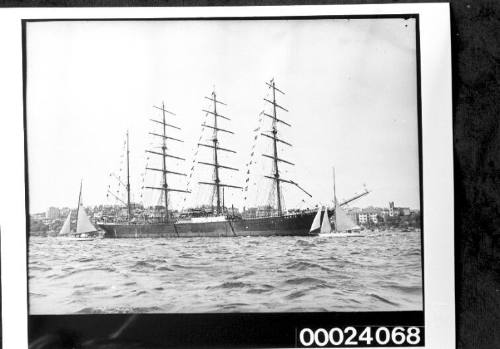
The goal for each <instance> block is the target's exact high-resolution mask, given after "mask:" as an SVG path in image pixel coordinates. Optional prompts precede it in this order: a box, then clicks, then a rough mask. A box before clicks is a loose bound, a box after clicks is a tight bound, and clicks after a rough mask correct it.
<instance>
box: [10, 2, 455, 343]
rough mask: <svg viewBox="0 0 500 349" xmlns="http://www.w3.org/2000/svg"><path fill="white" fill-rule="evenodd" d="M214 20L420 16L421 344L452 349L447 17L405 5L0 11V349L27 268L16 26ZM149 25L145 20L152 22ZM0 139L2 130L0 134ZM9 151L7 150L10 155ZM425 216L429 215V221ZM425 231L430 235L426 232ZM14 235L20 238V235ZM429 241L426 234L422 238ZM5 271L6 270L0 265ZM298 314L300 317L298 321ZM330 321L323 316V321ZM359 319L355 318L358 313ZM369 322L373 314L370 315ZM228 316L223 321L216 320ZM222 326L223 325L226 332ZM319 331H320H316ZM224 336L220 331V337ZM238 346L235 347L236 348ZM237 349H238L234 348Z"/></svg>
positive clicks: (443, 7)
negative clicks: (0, 116) (0, 171)
mask: <svg viewBox="0 0 500 349" xmlns="http://www.w3.org/2000/svg"><path fill="white" fill-rule="evenodd" d="M207 13H208V14H216V15H220V16H223V17H222V18H227V17H229V16H234V14H237V15H240V14H241V13H244V14H246V15H248V14H251V15H255V14H256V15H257V16H263V17H265V18H269V17H271V16H270V15H269V14H280V15H281V14H286V15H292V16H300V17H304V16H303V14H308V15H309V16H311V17H318V16H322V15H323V14H325V13H328V14H329V15H334V16H341V17H342V16H344V15H345V14H346V13H348V14H349V15H348V16H350V17H351V16H358V15H360V16H364V15H366V13H375V14H376V15H381V14H383V15H389V16H391V15H395V14H400V13H402V14H404V15H407V14H409V13H418V14H419V16H420V19H421V21H420V29H419V35H420V46H421V59H420V61H421V71H420V76H421V87H420V91H419V92H420V94H421V101H422V106H421V108H422V109H421V115H422V125H421V128H422V132H421V137H422V142H421V143H420V144H419V146H420V148H421V150H420V152H419V153H420V154H421V156H422V157H423V156H425V159H424V160H422V161H423V166H422V163H421V164H420V169H419V170H420V172H421V173H422V177H423V178H421V181H422V183H425V191H423V189H424V188H422V187H421V188H420V189H421V190H422V191H423V193H422V194H423V195H424V196H425V198H426V200H427V202H426V203H425V205H424V202H423V200H421V207H422V208H425V209H426V210H427V211H428V212H422V214H423V215H425V222H424V221H422V224H423V225H424V228H425V230H426V232H427V235H428V236H426V237H425V241H423V240H422V244H423V245H424V248H425V257H424V260H425V261H424V268H423V270H422V275H423V282H424V285H425V291H424V292H423V297H425V303H424V309H423V311H422V312H424V311H425V325H426V328H425V330H426V333H425V337H426V338H425V341H426V346H433V347H434V346H435V345H437V346H438V347H443V348H453V347H454V346H455V343H456V337H455V333H456V322H455V291H454V286H455V283H454V281H455V280H454V279H455V274H454V249H453V248H454V234H453V233H454V220H453V217H454V202H453V200H454V195H453V177H454V175H453V148H452V136H453V133H452V88H451V78H452V74H451V73H452V71H451V45H450V37H451V33H450V31H451V28H450V9H449V4H448V3H406V4H393V3H391V4H356V5H303V6H245V7H241V6H240V7H224V8H222V7H205V8H200V7H188V8H185V7H163V8H137V7H135V8H134V7H127V8H123V7H122V8H118V7H113V8H91V9H89V8H78V9H75V8H58V9H42V8H37V9H32V8H24V9H12V10H9V11H0V19H5V20H2V21H0V29H3V30H4V31H5V32H7V33H9V35H6V36H4V37H2V38H0V42H1V43H2V44H3V47H4V48H5V49H6V51H5V52H6V54H5V55H4V56H3V57H2V61H3V62H5V64H4V65H3V67H2V66H0V72H3V73H4V74H5V75H4V78H5V79H3V82H2V84H0V89H1V91H2V92H3V94H4V96H5V97H6V99H5V103H3V105H0V111H2V112H4V113H5V114H6V118H7V120H8V121H10V122H9V123H8V127H7V128H6V129H4V130H3V131H5V132H4V133H3V134H4V137H2V139H0V143H1V144H2V145H4V148H6V149H11V150H12V151H10V152H9V153H6V154H5V155H6V157H5V158H6V160H7V162H9V163H10V165H11V167H12V171H9V172H5V180H4V181H3V182H4V183H9V185H8V186H7V187H6V188H5V189H7V190H6V193H8V194H10V196H11V197H12V200H11V201H10V202H9V203H7V202H2V204H4V205H5V206H4V207H5V210H4V211H6V212H7V215H6V216H4V219H3V222H2V223H3V226H2V228H5V229H3V231H4V232H6V233H7V234H4V237H5V239H4V240H5V244H2V247H1V248H2V276H3V277H4V279H3V281H4V282H3V283H2V291H4V292H3V293H4V298H3V300H2V301H3V306H4V307H3V315H4V324H5V325H4V343H5V345H7V346H15V347H19V348H26V347H27V324H28V318H27V311H26V309H27V301H28V300H27V299H25V298H24V297H26V296H27V293H26V291H25V290H26V288H25V287H27V273H26V269H27V265H26V264H24V263H26V252H27V251H26V245H27V241H26V234H23V233H22V230H24V229H25V226H23V225H24V224H25V223H26V222H25V218H26V209H27V207H26V206H25V204H26V203H25V200H24V199H23V201H22V202H20V200H19V199H20V196H21V197H24V195H16V193H17V194H19V193H22V192H23V191H26V190H27V188H26V186H25V183H24V180H25V176H24V175H23V172H26V171H25V168H24V166H23V165H24V160H25V159H24V155H25V154H24V152H25V149H23V146H24V145H25V144H24V132H23V124H21V122H22V123H24V120H23V118H22V117H21V114H22V113H23V110H22V108H21V106H22V105H23V95H22V93H20V91H22V89H23V86H22V84H21V83H20V81H21V80H22V71H23V67H22V65H21V63H20V62H22V56H21V50H20V48H21V37H22V35H21V25H19V24H20V21H21V20H25V19H36V18H44V17H45V18H52V19H54V20H58V19H60V18H62V17H68V18H71V19H76V20H78V19H81V18H89V19H96V18H100V17H107V16H110V17H111V19H114V18H117V17H120V18H123V17H122V16H125V17H124V19H126V20H127V19H133V18H136V17H142V16H146V17H155V16H159V15H162V16H165V15H166V16H167V17H175V18H181V17H184V16H187V17H188V18H193V17H196V16H200V17H201V18H204V17H203V16H204V15H206V14H207ZM156 19H157V18H153V19H151V20H156ZM2 69H3V70H2ZM0 131H2V130H0ZM9 147H10V148H9ZM429 213H431V214H429ZM429 229H430V230H431V231H430V232H429ZM19 230H21V234H19ZM429 233H431V234H429ZM6 264H9V265H10V267H9V268H6V267H5V265H6ZM302 314H303V313H302ZM326 314H329V313H326ZM358 314H359V313H358ZM372 314H373V313H372ZM221 315H226V316H227V315H228V314H221ZM226 325H227V324H225V326H226ZM322 325H323V324H322ZM222 330H224V329H222ZM238 343H239V342H238ZM241 343H243V344H241V345H244V342H241Z"/></svg>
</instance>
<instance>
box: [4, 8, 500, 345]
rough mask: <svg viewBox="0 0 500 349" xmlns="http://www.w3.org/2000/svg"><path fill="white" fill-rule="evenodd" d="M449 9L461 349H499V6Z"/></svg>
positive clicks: (458, 316) (458, 342) (457, 279)
mask: <svg viewBox="0 0 500 349" xmlns="http://www.w3.org/2000/svg"><path fill="white" fill-rule="evenodd" d="M404 2H413V1H332V0H324V1H293V0H289V1H272V0H265V1H248V0H235V1H229V0H225V1H224V0H208V1H183V0H175V1H160V0H157V1H151V0H147V1H144V0H142V1H140V0H129V1H126V0H123V1H121V0H113V1H91V0H67V1H61V0H48V1H40V0H31V1H16V0H4V1H3V2H2V4H0V6H3V7H5V6H9V7H11V6H16V7H28V6H29V7H47V6H58V7H66V6H71V7H88V6H213V5H217V6H222V5H228V6H229V5H291V4H294V5H298V4H307V5H312V4H341V3H342V4H364V3H404ZM419 2H432V1H419ZM434 2H435V1H434ZM450 6H451V21H452V23H451V29H452V30H451V32H452V37H451V40H452V54H453V57H452V67H453V102H454V106H453V112H454V113H453V114H454V115H453V133H454V171H455V257H456V288H455V290H456V291H455V292H456V310H457V319H456V320H457V347H458V348H492V349H497V348H500V331H499V330H498V328H499V324H500V110H499V109H500V108H499V103H500V84H499V78H500V72H499V70H500V44H499V41H500V1H498V0H473V1H464V0H452V1H450Z"/></svg>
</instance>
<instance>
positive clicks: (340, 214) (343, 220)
mask: <svg viewBox="0 0 500 349" xmlns="http://www.w3.org/2000/svg"><path fill="white" fill-rule="evenodd" d="M335 217H336V221H335V230H336V231H337V232H342V231H347V230H353V229H354V228H356V223H354V222H353V221H352V219H351V217H349V215H348V214H347V213H346V211H344V209H343V208H342V207H340V206H339V205H337V208H336V210H335Z"/></svg>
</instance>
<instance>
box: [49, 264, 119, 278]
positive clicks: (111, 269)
mask: <svg viewBox="0 0 500 349" xmlns="http://www.w3.org/2000/svg"><path fill="white" fill-rule="evenodd" d="M95 271H102V272H114V271H115V269H114V268H111V267H107V268H106V267H104V268H99V267H93V268H85V269H74V270H72V271H69V272H67V273H65V274H62V275H60V274H52V275H49V276H48V277H49V278H53V279H64V278H67V277H68V276H72V275H75V274H81V273H86V272H95Z"/></svg>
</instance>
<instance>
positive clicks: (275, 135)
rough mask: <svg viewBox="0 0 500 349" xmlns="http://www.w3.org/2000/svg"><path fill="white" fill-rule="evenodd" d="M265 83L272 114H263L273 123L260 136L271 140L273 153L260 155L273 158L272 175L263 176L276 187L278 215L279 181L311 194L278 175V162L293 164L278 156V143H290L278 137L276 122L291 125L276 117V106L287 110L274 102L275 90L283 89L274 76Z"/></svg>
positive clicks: (280, 205)
mask: <svg viewBox="0 0 500 349" xmlns="http://www.w3.org/2000/svg"><path fill="white" fill-rule="evenodd" d="M266 85H267V86H268V87H269V88H271V89H272V95H273V99H272V101H271V100H269V99H267V98H264V101H266V102H268V103H270V104H272V106H273V114H272V115H270V114H267V113H263V114H264V115H265V116H267V117H269V118H271V119H272V120H273V123H272V128H271V131H270V132H271V135H269V134H267V133H261V135H262V136H265V137H268V138H270V139H271V140H272V142H273V155H268V154H262V156H264V157H266V158H270V159H272V160H273V172H274V173H273V175H272V176H265V177H266V178H270V179H272V180H274V182H275V187H276V204H277V205H276V206H277V210H278V215H279V216H281V215H282V214H283V205H282V202H281V183H289V184H293V185H295V186H296V187H298V188H299V189H300V190H302V191H303V192H304V193H306V194H307V195H308V196H309V197H311V194H309V193H308V192H307V191H305V190H304V189H303V188H301V187H300V186H299V185H298V184H297V183H295V182H294V181H292V180H287V179H283V178H281V177H280V171H279V167H278V164H279V163H280V162H283V163H286V164H288V165H292V166H295V164H293V163H291V162H290V161H287V160H284V159H281V158H280V157H279V156H278V143H282V144H285V145H288V146H289V147H291V146H292V145H291V144H290V143H288V142H285V141H284V140H283V139H280V138H278V124H279V123H281V124H284V125H286V126H288V127H291V125H290V124H289V123H287V122H285V121H284V120H281V119H279V118H278V113H277V108H278V109H281V110H283V111H285V112H288V110H287V109H285V108H284V107H282V106H281V105H279V104H278V103H277V102H276V91H277V92H279V93H281V94H283V95H284V94H285V93H284V92H283V91H281V90H280V89H279V88H278V87H276V83H275V81H274V78H273V79H271V81H270V82H266Z"/></svg>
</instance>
